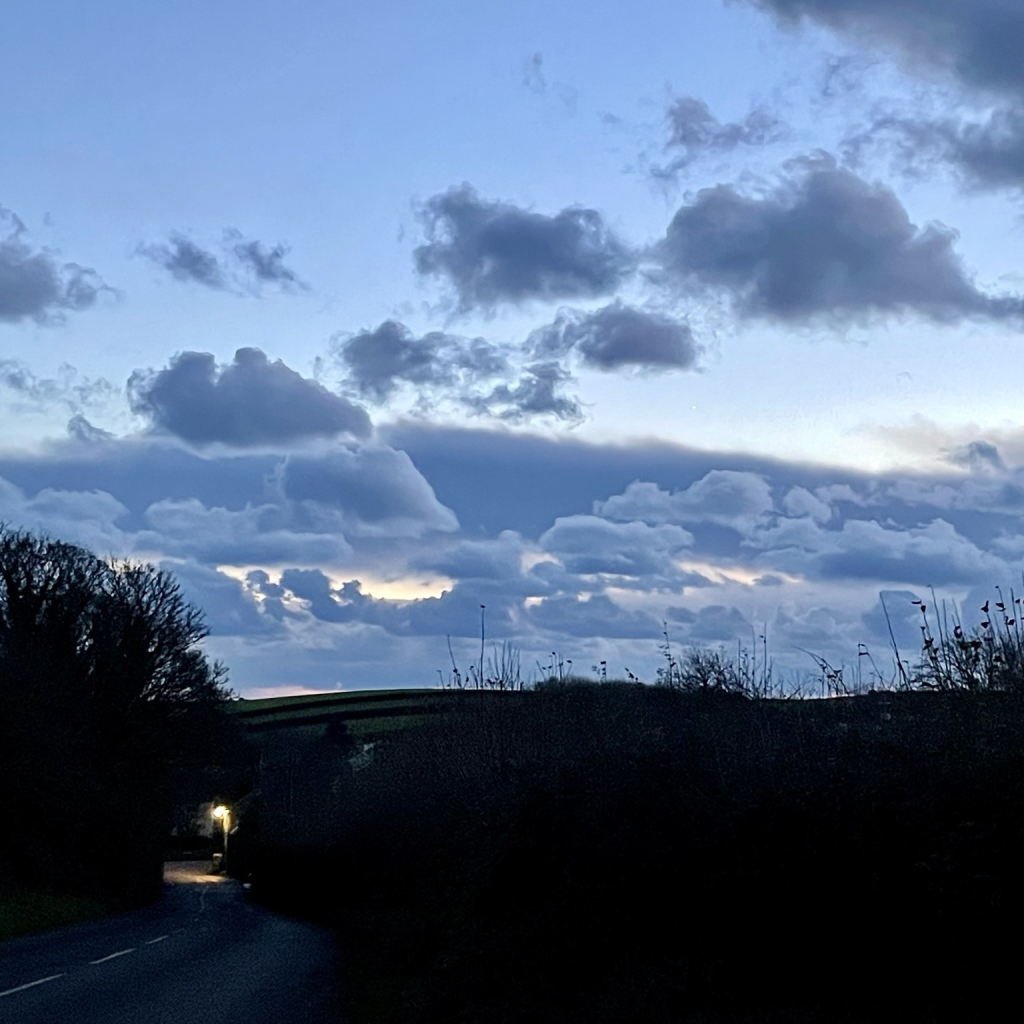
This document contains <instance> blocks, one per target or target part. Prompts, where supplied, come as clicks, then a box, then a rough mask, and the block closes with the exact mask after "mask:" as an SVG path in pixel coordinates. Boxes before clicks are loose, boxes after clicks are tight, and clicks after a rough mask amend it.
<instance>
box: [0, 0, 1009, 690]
mask: <svg viewBox="0 0 1024 1024" xmlns="http://www.w3.org/2000/svg"><path fill="white" fill-rule="evenodd" d="M7 23H8V27H9V37H10V38H11V39H14V40H16V45H13V46H11V47H9V48H8V50H7V52H5V57H4V61H3V62H2V64H0V116H2V123H3V126H4V130H3V133H2V138H0V522H3V523H6V524H7V525H8V527H12V528H18V529H27V530H32V531H42V532H45V533H47V534H48V535H50V536H54V537H59V538H62V539H67V540H70V541H73V542H76V543H80V544H83V545H86V546H88V547H89V548H90V549H92V550H93V551H95V552H96V553H97V554H99V555H102V556H105V557H107V556H110V557H116V558H130V559H137V560H145V561H148V562H152V563H154V564H157V565H160V566H162V567H164V568H166V569H168V570H169V571H171V572H173V573H174V574H175V576H176V577H177V578H178V579H179V581H180V582H181V585H182V588H183V590H184V591H185V593H186V594H187V596H188V597H189V599H190V600H192V601H193V602H195V603H196V604H197V605H199V606H200V607H201V608H202V609H203V610H204V612H205V614H206V619H207V623H208V626H209V629H210V636H209V638H208V639H207V641H206V645H207V648H208V650H209V651H210V653H211V655H212V656H213V657H216V658H218V659H220V660H222V661H223V662H224V663H225V665H226V666H227V668H228V670H229V673H230V685H231V686H232V688H233V689H234V690H235V691H236V692H237V693H238V694H240V695H242V696H266V695H271V694H276V693H301V692H307V691H309V692H313V691H320V690H332V689H349V690H356V689H370V688H378V687H396V686H435V685H438V683H439V681H440V680H442V679H448V678H449V676H450V672H451V668H452V665H453V661H454V664H455V665H457V666H458V668H459V670H460V671H461V672H463V674H465V672H466V671H467V669H468V667H469V665H470V664H472V663H474V662H475V661H476V659H477V658H478V657H479V646H480V628H481V618H482V619H483V622H484V626H485V632H486V653H487V657H488V659H489V658H490V657H491V656H492V655H493V656H495V657H500V648H501V645H506V650H516V651H518V652H519V655H520V658H521V664H522V667H523V674H524V676H530V675H532V676H534V677H542V676H543V675H545V674H546V673H547V671H548V668H549V666H550V665H551V664H552V663H554V662H557V661H561V662H562V663H563V665H567V663H569V662H571V664H572V669H571V671H573V672H574V673H577V674H585V675H591V676H593V675H595V674H596V672H597V671H598V669H597V667H598V666H600V664H601V662H602V661H604V662H606V663H607V672H608V675H609V676H619V677H621V676H623V675H625V674H626V672H627V671H629V672H630V673H632V674H635V675H638V676H639V677H641V678H643V679H645V680H648V681H653V680H654V678H655V675H656V672H657V669H658V668H659V667H660V666H661V665H663V663H664V661H663V655H662V652H661V649H660V645H661V644H662V643H663V641H664V639H665V635H666V634H667V635H668V637H669V640H670V642H671V644H672V645H673V648H674V649H675V650H676V651H677V652H680V651H682V650H683V649H685V648H687V647H713V648H718V647H723V648H725V649H726V650H727V651H729V652H733V651H736V650H739V649H744V648H745V649H747V650H750V651H753V650H755V649H756V650H757V651H758V652H761V651H763V650H765V649H767V650H768V652H769V654H770V656H771V658H772V659H773V660H774V663H775V666H776V671H777V672H778V673H779V674H780V676H781V675H784V674H786V673H791V674H796V673H800V672H801V671H806V670H813V668H814V659H813V658H812V656H811V655H812V654H813V655H818V656H820V657H824V658H826V659H828V660H829V661H830V662H831V663H832V664H835V665H839V664H845V665H846V666H847V672H848V673H849V675H850V676H851V677H852V675H853V674H854V673H856V672H857V671H858V670H862V671H863V672H866V671H867V669H866V668H865V665H864V657H863V654H862V653H861V652H869V653H870V654H871V655H872V659H873V660H874V663H875V664H876V665H877V666H878V668H879V669H880V670H882V671H883V674H888V672H889V666H891V664H892V652H891V646H890V633H889V626H890V625H891V627H892V631H893V636H894V637H895V639H896V642H897V645H898V647H899V649H900V654H901V657H903V658H905V659H907V660H913V659H914V657H915V656H916V654H917V653H918V650H919V648H920V640H921V635H920V628H919V627H920V621H921V613H920V605H919V604H914V602H915V601H917V602H921V601H925V602H926V603H931V604H934V602H935V601H936V600H937V601H938V602H939V603H940V605H941V603H942V602H946V604H947V607H948V609H950V610H951V611H952V610H954V609H957V610H960V611H962V614H963V616H964V619H965V621H966V622H974V621H976V620H977V619H978V618H980V616H979V614H978V611H979V609H980V607H981V605H982V603H983V602H984V601H985V600H986V599H987V598H988V597H989V596H990V595H992V594H993V593H994V588H995V587H996V586H1001V587H1003V588H1004V593H1007V590H1006V588H1009V587H1016V591H1015V593H1021V592H1022V590H1021V581H1022V570H1024V536H1022V534H1021V531H1020V523H1021V515H1022V512H1024V424H1022V422H1021V416H1020V407H1021V403H1020V390H1021V383H1022V381H1024V345H1022V344H1021V342H1022V332H1024V271H1022V269H1021V266H1020V252H1021V241H1022V233H1024V232H1022V219H1021V213H1022V205H1021V198H1022V191H1024V63H1022V62H1021V61H1020V59H1019V55H1020V53H1021V52H1024V4H1022V3H1021V2H1020V0H688V2H686V3H682V2H677V3H666V2H663V0H636V2H635V3H633V4H630V5H623V4H619V3H611V2H607V0H595V2H592V3H588V4H586V5H584V4H580V3H570V2H568V0H543V2H540V0H521V2H519V3H517V4H515V5H512V4H504V3H497V4H487V5H480V4H475V3H474V4H471V3H468V2H464V0H462V2H456V0H438V2H437V3H434V4H430V5H422V4H412V3H408V2H399V0H381V2H378V3H376V4H373V5H370V6H368V7H364V6H362V5H340V6H339V5H338V4H335V3H328V2H326V0H293V2H292V3H289V4H283V3H280V2H273V0H247V2H245V3H241V2H240V0H221V2H220V3H218V4H215V5H211V4H209V3H203V4H200V3H198V2H196V0H178V2H176V3H175V4H173V5H172V4H163V3H154V4H146V5H138V4H135V3H129V2H127V0H97V2H96V3H94V4H91V5H88V6H87V7H85V6H83V5H81V4H78V3H72V2H71V0H38V2H37V3H34V4H31V5H19V9H18V10H16V11H13V12H12V13H11V14H10V15H9V16H8V19H7ZM933 594H934V597H933V596H932V595H933ZM886 612H887V613H888V615H889V623H887V622H886ZM809 652H810V653H809ZM869 660H870V659H869ZM565 670H568V669H567V668H566V669H565ZM794 678H795V676H794Z"/></svg>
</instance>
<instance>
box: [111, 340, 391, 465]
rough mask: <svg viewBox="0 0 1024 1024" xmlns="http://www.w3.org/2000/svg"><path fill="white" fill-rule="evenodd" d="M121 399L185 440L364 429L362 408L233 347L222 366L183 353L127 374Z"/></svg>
mask: <svg viewBox="0 0 1024 1024" xmlns="http://www.w3.org/2000/svg"><path fill="white" fill-rule="evenodd" d="M128 397H129V402H130V404H131V408H132V411H133V412H135V413H136V414H138V415H141V416H145V417H146V418H147V419H148V420H149V421H150V423H151V424H152V426H153V428H154V429H156V430H159V431H163V432H165V433H168V434H173V435H175V436H176V437H180V438H182V439H183V440H185V441H188V442H190V443H192V444H211V443H214V442H221V443H224V444H229V445H235V446H238V447H247V446H253V445H275V444H282V443H289V442H294V441H298V440H302V439H305V438H311V437H335V436H337V435H340V434H348V435H351V436H354V437H367V436H368V435H369V434H370V431H371V424H370V419H369V417H368V416H367V414H366V411H365V410H364V409H362V408H360V407H359V406H357V405H353V404H352V403H351V402H349V401H348V400H347V399H345V398H342V397H340V396H339V395H335V394H332V393H331V392H330V391H328V390H327V389H326V388H325V387H323V385H321V384H319V383H317V382H316V381H314V380H309V379H308V378H306V377H302V376H301V375H300V374H298V373H296V372H295V371H294V370H292V369H290V368H289V367H287V366H285V364H284V363H283V362H281V361H280V360H277V361H276V362H273V363H272V362H270V360H268V359H267V357H266V355H265V354H264V353H263V352H262V351H260V349H258V348H240V349H239V350H238V351H237V352H236V353H235V358H234V361H233V362H232V363H231V364H230V365H228V366H226V367H222V368H218V367H217V365H216V363H215V361H214V358H213V356H212V355H211V354H210V353H208V352H182V353H180V354H179V355H177V356H175V357H174V358H173V359H172V360H171V363H170V366H168V367H166V368H165V369H163V370H158V371H153V370H146V371H142V370H137V371H136V372H135V373H133V374H132V376H131V378H130V379H129V381H128Z"/></svg>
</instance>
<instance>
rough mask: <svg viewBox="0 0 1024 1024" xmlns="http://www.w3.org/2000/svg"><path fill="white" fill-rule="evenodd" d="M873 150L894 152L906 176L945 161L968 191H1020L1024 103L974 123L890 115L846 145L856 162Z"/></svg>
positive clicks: (1022, 183)
mask: <svg viewBox="0 0 1024 1024" xmlns="http://www.w3.org/2000/svg"><path fill="white" fill-rule="evenodd" d="M872 147H875V148H881V149H882V150H883V151H885V150H889V151H891V152H893V153H894V154H895V157H896V163H897V165H898V166H899V167H900V168H901V169H903V170H905V171H907V172H909V173H910V174H920V173H922V172H923V171H928V170H930V169H931V168H933V167H934V166H935V164H936V162H938V161H945V162H946V163H948V164H949V165H950V166H951V167H953V168H954V170H956V171H957V172H958V173H959V175H960V177H961V179H962V182H963V184H964V185H965V186H967V187H968V188H973V189H1001V188H1016V189H1019V188H1024V97H1022V99H1021V101H1020V102H1018V103H1017V104H1015V105H1008V106H1004V107H1003V108H1000V109H997V110H994V111H991V112H989V113H987V114H985V115H983V116H981V117H977V118H973V119H970V118H965V117H929V116H924V115H912V114H904V113H900V112H892V111H890V112H887V113H884V114H881V115H879V116H877V117H875V118H874V120H873V121H872V123H871V124H870V125H869V126H868V127H867V128H866V129H863V130H861V131H859V132H855V133H853V134H852V135H851V136H850V137H849V138H848V139H847V140H845V142H844V151H845V153H846V154H847V155H848V156H849V158H850V159H851V160H853V161H856V162H859V161H860V160H861V159H862V158H863V155H864V153H865V151H867V150H869V149H870V148H872Z"/></svg>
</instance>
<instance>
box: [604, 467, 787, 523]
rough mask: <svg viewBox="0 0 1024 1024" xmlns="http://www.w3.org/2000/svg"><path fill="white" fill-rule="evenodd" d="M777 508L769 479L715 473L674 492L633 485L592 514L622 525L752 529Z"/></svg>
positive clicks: (645, 484) (640, 483) (638, 483)
mask: <svg viewBox="0 0 1024 1024" xmlns="http://www.w3.org/2000/svg"><path fill="white" fill-rule="evenodd" d="M773 508H774V502H773V499H772V490H771V486H770V485H769V483H768V481H767V480H765V478H764V477H763V476H760V475H758V474H756V473H738V472H736V471H734V470H728V469H718V470H712V471H711V472H710V473H708V474H706V475H705V476H703V477H702V478H701V479H700V480H697V481H695V482H694V483H692V484H691V485H690V486H689V487H687V488H685V489H683V490H681V491H675V492H672V493H670V492H668V491H664V490H662V489H661V488H660V487H658V485H657V484H654V483H650V482H644V481H634V482H633V483H631V484H630V485H629V486H628V487H627V488H626V490H625V491H624V492H623V493H622V494H617V495H614V496H613V497H611V498H608V499H607V500H605V501H597V502H595V503H594V512H595V513H596V514H597V515H600V516H605V517H606V518H608V519H615V520H618V521H622V522H632V521H640V522H646V523H698V522H709V523H715V524H717V525H720V526H729V527H732V528H733V529H735V530H739V531H740V532H747V531H749V530H750V529H751V528H752V527H753V526H754V525H755V524H756V523H757V522H758V521H760V520H761V519H762V517H764V516H765V515H766V514H768V513H770V512H771V511H772V509H773Z"/></svg>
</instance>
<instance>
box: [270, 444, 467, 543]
mask: <svg viewBox="0 0 1024 1024" xmlns="http://www.w3.org/2000/svg"><path fill="white" fill-rule="evenodd" d="M281 486H282V491H283V494H284V496H285V497H286V498H288V499H290V500H291V501H296V502H314V503H316V504H317V505H320V506H324V507H325V508H334V509H338V510H339V511H341V512H342V513H344V515H345V517H346V521H347V522H350V523H351V528H352V529H354V530H356V531H357V532H361V533H363V534H368V535H382V536H395V535H402V536H420V535H421V534H423V533H424V532H426V531H429V530H434V531H439V532H442V533H450V532H452V531H454V530H456V529H458V525H459V523H458V519H457V518H456V517H455V513H454V512H452V511H451V509H448V508H445V506H443V505H442V504H441V503H440V502H439V501H438V500H437V496H436V495H435V494H434V489H433V488H432V487H431V486H430V484H429V483H428V482H427V481H426V479H425V478H424V477H423V476H422V474H421V473H420V472H419V470H417V469H416V467H415V466H414V465H413V463H412V460H411V459H410V458H409V456H408V455H406V453H405V452H400V451H396V450H395V449H394V448H388V447H385V446H383V445H380V446H362V447H358V448H340V447H339V448H337V449H335V450H334V451H331V452H328V453H326V454H310V455H290V456H289V457H288V458H287V459H286V460H285V463H284V468H283V471H282V473H281Z"/></svg>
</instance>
